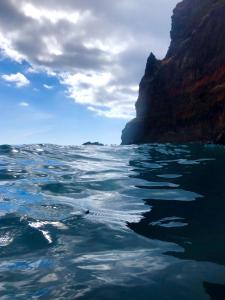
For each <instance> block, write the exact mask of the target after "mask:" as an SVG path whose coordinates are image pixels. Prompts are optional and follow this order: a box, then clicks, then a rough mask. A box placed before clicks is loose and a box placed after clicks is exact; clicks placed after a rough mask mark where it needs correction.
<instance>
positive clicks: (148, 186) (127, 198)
mask: <svg viewBox="0 0 225 300" xmlns="http://www.w3.org/2000/svg"><path fill="white" fill-rule="evenodd" d="M0 299H10V300H11V299H21V300H22V299H24V300H25V299H26V300H27V299H96V300H112V299H117V300H120V299H123V300H124V299H128V300H136V299H138V300H142V299H143V300H150V299H152V300H206V299H212V300H224V299H225V148H224V147H221V146H212V145H170V144H165V145H158V144H152V145H142V146H113V147H112V146H110V147H108V146H106V147H97V146H96V147H91V146H90V147H84V146H82V147H69V146H67V147H63V146H56V145H29V146H14V147H12V146H7V145H4V146H0Z"/></svg>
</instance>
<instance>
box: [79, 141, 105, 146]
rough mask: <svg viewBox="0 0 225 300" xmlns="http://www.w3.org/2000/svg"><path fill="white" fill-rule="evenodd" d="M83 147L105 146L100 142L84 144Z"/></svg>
mask: <svg viewBox="0 0 225 300" xmlns="http://www.w3.org/2000/svg"><path fill="white" fill-rule="evenodd" d="M83 146H104V145H103V144H101V143H99V142H94V143H92V142H87V143H84V144H83Z"/></svg>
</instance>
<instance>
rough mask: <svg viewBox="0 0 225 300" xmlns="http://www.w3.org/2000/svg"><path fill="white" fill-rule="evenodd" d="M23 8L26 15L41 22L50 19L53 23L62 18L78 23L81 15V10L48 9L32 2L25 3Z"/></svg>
mask: <svg viewBox="0 0 225 300" xmlns="http://www.w3.org/2000/svg"><path fill="white" fill-rule="evenodd" d="M21 9H22V11H23V13H24V15H25V16H26V17H30V18H32V19H34V20H37V21H39V22H44V21H46V20H48V21H50V22H51V23H53V24H55V23H57V22H59V21H61V20H66V21H68V22H71V23H73V24H76V23H77V22H78V20H79V19H80V17H81V16H80V14H79V12H72V13H70V12H65V11H63V10H54V9H46V8H41V7H37V6H35V5H33V4H31V3H25V4H24V5H23V6H22V8H21Z"/></svg>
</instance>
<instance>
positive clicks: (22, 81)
mask: <svg viewBox="0 0 225 300" xmlns="http://www.w3.org/2000/svg"><path fill="white" fill-rule="evenodd" d="M2 79H3V80H5V81H7V82H9V83H14V84H15V85H16V86H17V87H18V88H20V87H23V86H26V85H28V84H29V83H30V81H29V80H28V79H27V78H26V77H25V76H24V75H23V74H21V73H16V74H9V75H7V74H5V75H2Z"/></svg>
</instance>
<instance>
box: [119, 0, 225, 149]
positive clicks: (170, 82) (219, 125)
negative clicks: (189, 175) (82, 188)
mask: <svg viewBox="0 0 225 300" xmlns="http://www.w3.org/2000/svg"><path fill="white" fill-rule="evenodd" d="M224 37H225V0H183V1H182V2H181V3H179V4H178V5H177V6H176V8H175V10H174V14H173V17H172V30H171V44H170V47H169V50H168V53H167V55H166V57H165V58H164V59H163V60H157V59H156V57H155V56H154V54H152V53H151V54H150V56H149V58H148V61H147V65H146V70H145V74H144V77H143V78H142V80H141V83H140V89H139V97H138V100H137V103H136V112H137V115H136V118H135V119H134V120H132V121H131V122H129V123H128V124H127V125H126V127H125V129H124V130H123V133H122V144H134V143H136V144H139V143H148V142H196V141H199V142H204V143H225V38H224Z"/></svg>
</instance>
